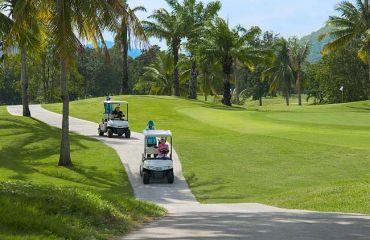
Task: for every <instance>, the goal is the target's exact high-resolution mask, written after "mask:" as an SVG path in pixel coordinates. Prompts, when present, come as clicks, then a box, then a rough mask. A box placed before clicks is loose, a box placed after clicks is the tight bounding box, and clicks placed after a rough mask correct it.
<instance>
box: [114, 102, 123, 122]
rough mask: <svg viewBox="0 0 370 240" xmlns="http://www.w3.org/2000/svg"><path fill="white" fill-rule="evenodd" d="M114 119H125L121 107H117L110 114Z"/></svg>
mask: <svg viewBox="0 0 370 240" xmlns="http://www.w3.org/2000/svg"><path fill="white" fill-rule="evenodd" d="M112 114H113V117H114V118H118V119H122V118H123V117H125V114H123V112H122V111H121V106H120V105H118V106H117V107H116V108H115V109H114V110H113V112H112Z"/></svg>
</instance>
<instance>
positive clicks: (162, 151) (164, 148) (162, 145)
mask: <svg viewBox="0 0 370 240" xmlns="http://www.w3.org/2000/svg"><path fill="white" fill-rule="evenodd" d="M158 152H159V155H158V157H160V158H166V157H167V154H168V153H169V152H170V147H169V146H168V144H167V143H166V138H164V137H162V138H161V140H160V141H159V144H158Z"/></svg>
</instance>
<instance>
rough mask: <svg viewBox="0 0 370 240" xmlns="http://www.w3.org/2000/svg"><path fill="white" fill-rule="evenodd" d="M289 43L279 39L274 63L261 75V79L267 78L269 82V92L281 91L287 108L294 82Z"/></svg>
mask: <svg viewBox="0 0 370 240" xmlns="http://www.w3.org/2000/svg"><path fill="white" fill-rule="evenodd" d="M289 51H290V50H289V43H288V41H287V40H285V39H281V41H280V44H279V47H278V50H277V53H276V58H275V61H274V62H273V64H272V66H271V67H270V68H268V69H266V70H265V71H264V73H263V78H264V79H267V78H269V79H270V81H271V85H270V91H271V92H273V91H277V90H282V91H283V92H284V97H285V101H286V105H287V106H289V97H290V96H289V92H290V87H291V85H292V82H293V81H294V72H293V69H292V67H291V65H290V58H289V55H290V53H289Z"/></svg>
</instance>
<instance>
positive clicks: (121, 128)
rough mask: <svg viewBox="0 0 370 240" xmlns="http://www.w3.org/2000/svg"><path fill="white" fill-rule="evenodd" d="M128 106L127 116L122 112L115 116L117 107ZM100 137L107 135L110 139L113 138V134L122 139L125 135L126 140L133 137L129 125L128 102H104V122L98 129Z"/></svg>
mask: <svg viewBox="0 0 370 240" xmlns="http://www.w3.org/2000/svg"><path fill="white" fill-rule="evenodd" d="M122 105H125V106H126V115H125V114H123V113H122V112H120V113H119V114H114V109H116V107H121V106H122ZM98 133H99V136H104V134H105V133H107V135H108V137H109V138H112V137H113V134H117V135H118V136H119V137H122V136H123V134H125V137H126V138H130V137H131V131H130V128H129V125H128V102H126V101H111V100H110V99H109V100H106V101H104V114H103V118H102V122H101V123H100V124H99V127H98Z"/></svg>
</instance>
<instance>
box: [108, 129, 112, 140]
mask: <svg viewBox="0 0 370 240" xmlns="http://www.w3.org/2000/svg"><path fill="white" fill-rule="evenodd" d="M107 133H108V137H109V138H112V137H113V130H112V129H108V131H107Z"/></svg>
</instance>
